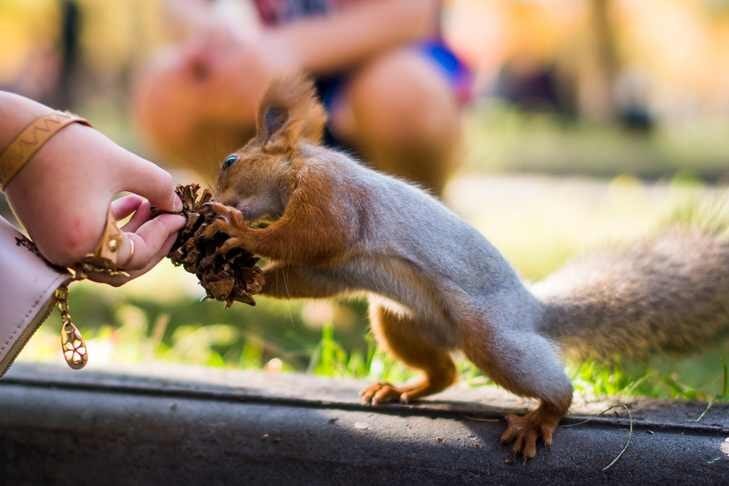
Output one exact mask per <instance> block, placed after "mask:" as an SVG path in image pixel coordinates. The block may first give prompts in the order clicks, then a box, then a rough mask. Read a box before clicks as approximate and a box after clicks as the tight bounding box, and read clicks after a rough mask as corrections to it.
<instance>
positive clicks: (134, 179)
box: [120, 156, 182, 213]
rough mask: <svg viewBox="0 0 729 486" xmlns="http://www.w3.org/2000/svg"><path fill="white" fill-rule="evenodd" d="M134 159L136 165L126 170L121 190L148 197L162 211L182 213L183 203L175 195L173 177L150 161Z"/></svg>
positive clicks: (127, 167) (131, 165) (139, 158)
mask: <svg viewBox="0 0 729 486" xmlns="http://www.w3.org/2000/svg"><path fill="white" fill-rule="evenodd" d="M134 158H135V161H134V163H133V164H130V165H129V166H126V167H125V168H124V172H123V175H122V177H121V181H122V187H121V188H120V189H121V190H123V191H129V192H133V193H134V194H139V195H140V196H144V197H146V198H147V199H148V200H149V202H150V203H151V204H152V206H155V207H156V208H158V209H160V210H162V211H168V212H172V213H178V212H180V211H182V201H181V200H180V198H179V197H177V194H175V183H174V181H173V180H172V175H171V174H170V173H169V172H167V171H166V170H164V169H162V168H161V167H159V166H157V165H155V164H153V163H152V162H150V161H148V160H145V159H142V158H141V157H137V156H134Z"/></svg>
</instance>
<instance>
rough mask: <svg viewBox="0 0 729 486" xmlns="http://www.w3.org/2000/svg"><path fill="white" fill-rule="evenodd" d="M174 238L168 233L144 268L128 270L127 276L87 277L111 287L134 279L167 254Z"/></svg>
mask: <svg viewBox="0 0 729 486" xmlns="http://www.w3.org/2000/svg"><path fill="white" fill-rule="evenodd" d="M176 239H177V235H175V234H173V235H170V237H169V238H167V241H165V243H164V245H162V248H160V250H159V251H158V252H157V254H156V255H155V256H154V258H152V259H151V260H150V261H149V262H148V263H147V265H146V266H145V267H144V268H142V269H140V270H134V271H131V272H129V276H120V275H117V276H115V277H110V276H109V275H106V274H92V275H89V278H90V279H91V280H93V281H94V282H100V283H105V284H109V285H111V286H113V287H120V286H122V285H124V284H125V283H127V282H129V281H130V280H134V279H135V278H137V277H140V276H142V275H144V274H145V273H147V272H148V271H150V270H151V269H152V268H154V267H155V266H156V265H157V264H158V263H159V262H160V261H161V260H162V259H163V258H164V257H166V256H167V254H168V253H169V252H170V249H172V245H174V244H175V240H176Z"/></svg>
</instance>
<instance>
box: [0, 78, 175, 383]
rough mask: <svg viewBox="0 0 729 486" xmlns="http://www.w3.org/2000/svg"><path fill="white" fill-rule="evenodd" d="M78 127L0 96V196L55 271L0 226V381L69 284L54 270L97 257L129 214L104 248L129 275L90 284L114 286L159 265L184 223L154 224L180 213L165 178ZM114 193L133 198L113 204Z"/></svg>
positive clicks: (71, 119) (70, 119)
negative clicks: (112, 241)
mask: <svg viewBox="0 0 729 486" xmlns="http://www.w3.org/2000/svg"><path fill="white" fill-rule="evenodd" d="M84 125H87V124H86V122H85V120H83V119H80V118H78V117H75V116H72V115H69V114H63V113H59V112H55V111H54V110H51V109H50V108H48V107H47V106H44V105H42V104H40V103H36V102H34V101H32V100H30V99H28V98H25V97H22V96H19V95H15V94H12V93H9V92H3V91H0V188H1V189H2V190H3V191H4V192H5V197H6V198H7V200H8V201H9V203H10V205H11V206H12V208H13V210H14V212H15V215H16V216H17V219H18V221H20V222H21V223H22V224H23V225H24V226H25V228H26V229H27V231H28V234H29V235H30V236H31V238H32V239H33V241H34V242H35V244H36V246H37V248H38V251H39V252H40V254H41V255H42V256H43V257H44V258H45V260H47V261H48V262H51V263H52V264H54V265H57V266H58V267H51V266H49V265H47V264H46V262H45V261H44V260H42V259H41V258H40V256H38V255H36V254H35V253H33V252H31V251H29V250H28V249H27V248H25V247H23V246H20V245H19V240H18V239H19V238H21V239H22V237H21V236H20V234H19V233H18V232H17V230H15V229H14V228H13V227H12V226H11V225H10V224H9V223H8V222H7V221H5V220H4V219H3V218H0V288H2V292H0V375H2V373H3V372H4V371H5V369H7V367H8V366H9V365H10V362H12V360H13V359H14V358H15V356H16V355H17V353H18V352H19V351H20V348H21V347H22V346H23V345H24V343H25V341H26V340H27V338H28V337H30V334H32V332H33V331H34V330H35V328H36V327H37V326H38V325H40V323H41V322H42V320H43V318H45V316H46V315H47V312H48V310H49V309H50V306H51V305H52V303H53V301H54V299H53V295H54V292H55V290H56V289H57V288H58V287H59V286H61V285H63V284H64V283H66V282H67V281H68V280H69V275H68V274H67V273H65V272H62V271H60V270H59V267H67V266H70V265H73V264H75V263H77V262H78V261H80V260H81V259H82V258H83V257H85V256H87V255H88V254H90V253H97V252H98V250H97V248H98V246H97V245H99V243H100V242H102V243H103V242H104V240H105V235H106V234H107V233H108V232H109V226H107V225H108V224H114V223H115V220H120V219H124V218H127V217H130V216H131V218H130V220H129V221H128V222H127V224H126V225H125V226H124V227H122V228H121V229H120V230H121V234H120V235H119V239H117V240H116V242H117V243H118V245H115V246H114V248H112V250H111V251H112V252H113V253H114V255H115V257H116V266H117V268H118V269H120V270H124V271H126V272H128V274H129V275H128V276H114V277H110V276H108V275H97V274H92V275H90V276H89V277H90V278H91V279H92V280H96V281H99V282H105V283H109V284H112V285H122V284H124V283H126V282H127V281H129V280H131V279H132V278H135V277H137V276H139V275H142V274H143V273H145V272H146V271H148V270H149V269H151V268H152V267H153V266H155V265H156V264H157V263H158V262H159V261H160V260H161V259H162V258H164V256H165V255H167V253H168V252H169V250H170V248H171V247H172V244H173V243H174V241H175V238H176V234H177V231H178V230H179V229H180V228H181V227H182V226H183V225H184V223H185V219H184V218H183V217H182V216H180V215H177V214H161V215H159V216H156V217H152V212H151V207H152V205H154V206H156V207H158V208H160V209H161V210H162V211H166V212H172V213H174V212H179V211H180V210H181V209H182V202H181V201H180V199H179V198H178V197H177V195H176V194H175V192H174V183H173V180H172V177H171V176H170V174H169V173H168V172H166V171H165V170H163V169H161V168H160V167H158V166H157V165H155V164H153V163H152V162H149V161H147V160H145V159H142V158H141V157H138V156H136V155H134V154H132V153H131V152H128V151H126V150H124V149H123V148H122V147H120V146H118V145H116V144H115V143H114V142H112V141H111V140H109V139H108V138H106V137H105V136H104V135H102V134H101V133H99V132H97V131H96V130H94V129H92V128H90V127H89V126H84ZM122 191H128V192H131V193H132V194H130V195H127V196H124V197H122V198H119V199H116V200H114V201H113V202H112V200H113V198H114V197H115V195H117V194H119V193H120V192H122Z"/></svg>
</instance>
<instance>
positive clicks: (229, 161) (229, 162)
mask: <svg viewBox="0 0 729 486" xmlns="http://www.w3.org/2000/svg"><path fill="white" fill-rule="evenodd" d="M238 159H240V157H238V156H237V155H235V154H230V155H228V156H227V157H226V158H225V160H224V161H223V169H227V168H228V167H230V166H231V165H233V164H235V163H236V162H238Z"/></svg>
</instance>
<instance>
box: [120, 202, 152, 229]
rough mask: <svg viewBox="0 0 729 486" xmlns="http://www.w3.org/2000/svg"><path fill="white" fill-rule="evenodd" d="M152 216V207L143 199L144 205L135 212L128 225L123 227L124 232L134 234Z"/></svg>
mask: <svg viewBox="0 0 729 486" xmlns="http://www.w3.org/2000/svg"><path fill="white" fill-rule="evenodd" d="M151 216H152V205H151V204H150V203H149V201H147V200H146V199H144V198H142V203H141V204H140V205H139V207H138V208H137V210H136V211H135V212H134V216H133V217H132V219H131V220H129V222H128V223H127V224H125V225H124V226H123V227H122V229H121V230H122V231H124V232H125V233H134V232H135V231H137V230H138V229H139V227H140V226H142V225H143V224H144V223H145V222H147V221H148V220H149V219H150V218H151Z"/></svg>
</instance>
